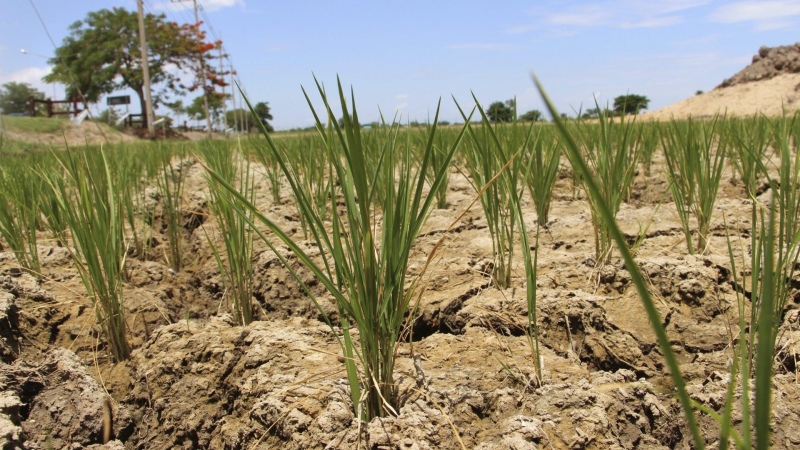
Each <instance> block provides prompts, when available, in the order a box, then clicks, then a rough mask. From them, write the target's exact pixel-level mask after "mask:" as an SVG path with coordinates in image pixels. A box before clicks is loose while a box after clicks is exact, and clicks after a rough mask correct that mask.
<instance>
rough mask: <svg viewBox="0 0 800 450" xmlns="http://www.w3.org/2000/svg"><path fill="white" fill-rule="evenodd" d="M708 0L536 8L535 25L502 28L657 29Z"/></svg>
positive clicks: (511, 30)
mask: <svg viewBox="0 0 800 450" xmlns="http://www.w3.org/2000/svg"><path fill="white" fill-rule="evenodd" d="M708 3H709V0H653V1H648V2H642V1H639V0H622V1H619V0H617V1H612V0H607V1H604V2H600V3H593V4H579V5H573V6H559V7H558V8H557V9H555V10H553V9H543V8H537V9H536V10H532V11H531V14H533V15H536V16H541V17H543V19H542V20H541V21H540V23H539V24H524V25H517V26H514V27H512V28H509V29H508V30H506V33H509V34H518V33H524V32H528V31H532V30H534V29H537V28H540V25H542V24H543V25H548V26H550V27H557V28H565V27H570V28H591V27H611V28H658V27H668V26H672V25H676V24H679V23H682V22H683V21H684V20H685V19H684V17H683V16H682V15H681V13H683V12H686V11H688V10H691V9H695V8H698V7H701V6H704V5H706V4H708Z"/></svg>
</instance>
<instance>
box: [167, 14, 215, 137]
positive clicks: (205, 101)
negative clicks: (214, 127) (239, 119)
mask: <svg viewBox="0 0 800 450" xmlns="http://www.w3.org/2000/svg"><path fill="white" fill-rule="evenodd" d="M186 1H189V0H172V2H173V3H183V2H186ZM192 6H193V7H194V23H195V25H197V26H199V24H200V16H199V15H198V14H197V0H192ZM200 73H201V74H202V75H201V76H202V78H203V111H204V112H205V113H206V129H207V131H208V137H209V138H210V137H211V115H210V114H209V113H208V91H206V61H205V58H204V56H203V55H200Z"/></svg>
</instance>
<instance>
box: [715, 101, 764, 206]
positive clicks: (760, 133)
mask: <svg viewBox="0 0 800 450" xmlns="http://www.w3.org/2000/svg"><path fill="white" fill-rule="evenodd" d="M725 125H727V126H726V128H725V131H726V132H727V133H728V135H729V136H730V137H729V138H728V140H729V142H730V143H731V145H730V161H731V164H732V165H733V167H734V168H735V169H736V173H737V174H738V175H739V178H740V179H741V181H742V183H744V188H745V192H747V195H748V196H749V197H751V198H755V196H756V195H757V193H756V190H757V189H758V181H759V175H760V174H761V171H760V170H759V164H760V163H761V161H763V160H764V158H765V157H766V155H767V150H768V149H769V147H770V141H771V140H772V134H773V133H772V128H773V127H772V125H771V123H770V120H769V119H768V118H767V117H765V116H757V117H754V118H752V119H729V120H726V121H725Z"/></svg>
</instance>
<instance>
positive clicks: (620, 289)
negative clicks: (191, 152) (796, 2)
mask: <svg viewBox="0 0 800 450" xmlns="http://www.w3.org/2000/svg"><path fill="white" fill-rule="evenodd" d="M662 164H663V160H660V159H657V160H656V162H655V165H654V170H653V172H652V175H650V176H646V175H645V174H644V171H641V172H640V173H639V175H638V176H637V178H636V180H635V187H634V189H633V191H632V193H631V199H630V201H629V202H628V203H626V204H624V205H623V208H622V210H621V211H620V213H619V216H618V217H619V220H620V222H621V224H622V227H623V230H624V232H625V233H626V236H627V237H628V238H629V240H630V241H631V242H633V241H635V240H637V239H640V244H639V245H638V246H637V249H636V255H637V261H638V263H639V265H640V266H641V267H642V269H643V271H644V273H645V274H646V276H647V277H648V280H649V283H650V287H651V290H652V291H653V292H654V294H655V295H656V297H657V300H658V308H659V311H660V313H661V317H662V318H663V321H664V323H665V324H667V328H668V330H669V334H670V339H671V342H672V344H673V347H674V349H675V350H676V352H677V353H678V356H679V358H680V361H681V363H682V369H683V371H684V374H685V377H686V380H687V383H688V385H689V390H690V392H691V394H692V395H693V397H694V398H696V399H698V400H700V401H703V402H705V403H706V404H707V405H708V406H710V407H711V408H714V409H717V410H719V408H720V407H721V400H722V399H723V397H724V395H725V390H726V388H727V377H728V372H729V364H730V361H731V358H732V355H731V351H732V350H731V342H732V336H733V335H734V334H735V333H736V332H737V328H736V323H737V317H738V310H737V303H736V295H735V291H734V289H735V286H734V280H733V275H732V273H731V271H730V270H729V269H728V267H729V263H728V257H727V242H726V237H725V236H726V232H725V225H724V224H723V218H724V220H725V221H726V223H727V228H728V229H729V230H730V232H731V233H732V237H733V243H734V245H735V246H737V248H738V247H740V246H743V245H744V246H746V245H747V242H749V237H748V233H749V217H750V214H749V210H750V203H749V202H750V200H748V199H747V197H746V195H745V194H744V192H743V189H742V187H741V185H739V184H737V183H736V181H735V180H734V179H733V177H732V176H731V173H728V174H727V175H726V176H725V178H724V181H723V186H722V188H721V190H720V198H719V200H718V203H717V208H716V210H715V217H714V221H713V225H712V236H711V239H710V246H709V249H708V252H707V254H706V255H703V256H690V255H688V254H687V251H686V245H685V243H684V237H683V234H682V231H681V228H680V222H679V220H678V217H677V214H676V212H675V210H674V204H673V203H672V202H671V201H670V200H669V198H668V195H667V183H666V181H665V177H664V173H663V171H662ZM179 167H181V170H188V171H189V172H188V177H189V178H188V182H187V191H186V199H185V202H184V204H185V209H184V211H185V224H186V226H185V229H184V239H185V240H184V250H185V254H186V267H185V269H183V270H181V271H179V272H177V273H175V272H173V271H170V270H169V268H168V267H167V266H166V265H165V263H164V258H163V255H164V247H163V246H164V245H165V244H164V242H165V241H166V239H165V238H164V237H163V236H161V235H160V234H159V233H157V234H156V235H155V237H156V241H157V246H156V247H155V248H153V251H152V253H151V254H150V256H149V257H147V258H141V257H134V256H131V257H129V259H128V268H129V283H128V284H127V286H126V290H125V301H126V305H125V307H126V310H127V313H128V323H129V328H130V330H129V331H130V336H131V343H132V345H133V347H134V351H133V357H132V358H131V360H130V361H128V362H125V363H121V364H113V363H112V362H110V360H109V356H108V354H107V352H106V350H105V348H104V345H103V342H102V338H101V337H100V336H99V330H98V327H97V325H96V324H95V323H94V322H95V319H94V314H93V312H92V307H91V305H90V303H89V300H88V298H87V296H86V294H85V291H84V289H83V287H82V285H81V283H80V279H79V277H78V276H77V273H76V272H75V271H74V269H73V268H72V267H71V263H70V260H69V258H68V255H67V253H66V250H65V249H63V248H60V247H58V246H56V245H54V244H53V243H51V242H47V241H45V242H43V243H42V245H41V247H40V249H39V251H40V256H41V257H42V259H43V264H44V272H45V276H44V278H43V279H42V280H40V281H37V280H36V279H34V278H33V277H31V276H30V275H28V274H25V273H24V272H22V271H21V270H20V269H19V268H18V266H17V265H16V262H15V260H14V259H13V256H12V255H11V254H10V253H8V252H5V253H0V313H1V314H0V315H2V317H3V318H4V319H5V320H0V335H1V336H2V337H3V339H2V344H3V345H2V346H0V358H2V363H0V392H1V394H0V441H3V442H5V444H4V445H5V446H6V447H5V448H31V449H33V448H39V449H45V448H130V449H173V448H186V449H190V448H215V449H216V448H219V449H223V448H224V449H239V448H257V449H269V448H281V449H307V448H329V449H354V448H365V449H461V448H468V449H472V448H477V449H484V450H489V449H533V448H543V449H549V448H554V449H579V448H586V449H608V448H617V449H632V448H640V449H658V448H664V449H666V448H689V447H690V443H689V441H690V439H691V438H690V436H688V434H687V433H688V431H687V429H686V428H685V424H684V418H683V416H682V412H681V410H680V407H679V405H678V403H677V402H676V401H675V400H674V398H673V397H672V395H671V392H672V384H671V381H670V379H669V376H668V372H667V370H666V368H665V367H664V363H663V361H662V358H661V354H660V351H659V349H658V347H657V345H656V341H655V337H654V335H653V333H652V331H651V329H650V327H649V324H648V322H647V318H646V316H645V313H644V311H643V308H642V307H641V305H640V301H639V299H638V296H637V294H636V292H635V290H634V289H633V288H632V287H631V285H630V275H629V274H628V272H627V271H626V270H625V269H624V267H623V266H622V264H621V263H620V262H619V260H618V258H613V260H612V263H611V264H609V265H605V266H600V267H596V266H595V261H594V240H593V237H592V227H591V217H590V211H589V207H588V203H587V202H586V201H585V199H584V198H583V196H582V195H580V194H579V197H578V198H574V197H573V192H574V191H573V187H572V183H571V180H570V178H569V170H568V168H567V167H564V168H563V170H562V171H561V174H562V178H561V179H560V180H559V181H558V184H557V187H556V193H555V198H554V201H553V206H552V212H551V220H550V222H549V223H548V224H546V225H547V228H546V229H545V230H544V231H543V232H542V235H541V238H540V241H539V262H540V273H539V277H538V280H537V286H538V288H539V304H538V313H539V332H540V336H541V344H542V349H543V350H542V355H541V358H542V363H543V366H544V376H543V379H541V380H537V379H536V377H535V375H534V369H533V364H532V359H531V351H530V348H529V345H528V340H527V338H526V336H525V335H524V333H523V332H522V329H523V325H524V323H525V320H526V311H527V306H526V301H525V288H524V285H523V284H522V283H523V281H524V272H523V270H522V268H521V267H516V268H515V275H514V285H513V287H511V288H509V289H505V290H498V289H497V288H495V287H494V286H493V285H492V282H491V280H490V279H489V278H488V276H487V273H486V272H487V271H488V270H489V269H490V267H491V261H492V260H491V240H490V237H489V233H488V230H487V227H486V221H485V219H484V218H483V215H482V213H481V210H480V207H479V203H478V204H477V205H475V206H473V207H472V209H471V210H469V211H468V212H467V213H466V214H465V216H464V217H463V218H462V220H461V221H459V222H457V223H454V222H455V220H456V218H457V217H459V215H461V214H462V213H463V212H464V211H465V210H466V209H467V208H468V206H469V205H470V204H471V203H473V201H474V199H475V195H476V194H475V192H474V190H473V188H472V187H471V185H470V183H469V182H468V180H466V179H465V178H464V177H463V176H462V175H461V174H460V173H459V172H458V171H455V170H454V171H453V172H452V174H451V184H450V189H449V192H448V206H447V208H446V209H440V210H434V211H433V213H432V215H431V217H430V219H429V220H428V222H427V225H426V227H425V229H424V230H423V232H422V234H421V237H420V238H419V239H418V241H417V243H416V245H415V251H414V254H413V257H412V261H411V265H410V267H409V274H411V275H416V274H419V273H420V271H421V270H422V267H423V265H424V262H425V260H426V258H427V256H428V255H429V254H430V253H431V252H432V251H433V249H434V248H435V247H436V246H437V244H439V242H440V241H441V247H440V250H439V251H438V253H437V254H436V257H435V258H434V262H433V264H432V265H431V267H430V268H429V269H428V271H427V272H426V273H425V274H424V280H425V281H426V282H425V286H426V289H425V291H424V292H423V293H422V295H421V297H420V303H419V318H418V319H417V321H416V322H415V324H414V329H413V331H414V332H413V341H411V342H405V343H402V344H401V345H400V346H399V351H398V363H397V368H396V381H397V383H398V386H397V390H398V397H399V405H398V408H397V415H396V416H395V415H393V416H390V417H386V418H382V419H376V420H373V421H372V422H370V423H368V424H365V423H360V422H359V421H357V420H355V419H354V415H353V412H352V409H351V405H350V403H349V398H350V397H349V392H348V387H347V383H346V380H345V374H344V370H343V365H342V364H341V363H340V362H339V360H338V358H339V355H341V351H340V349H339V347H338V345H337V344H336V341H335V339H334V335H333V333H332V332H331V330H330V329H329V328H328V327H327V326H326V325H325V324H324V323H323V322H322V321H320V314H319V312H318V311H317V310H316V309H315V308H314V306H313V305H312V304H311V302H310V301H309V300H308V299H306V298H305V297H304V296H303V295H302V294H301V290H300V289H299V287H298V285H297V283H296V282H295V281H294V280H293V279H292V278H291V276H290V275H289V274H288V272H287V270H286V269H285V268H284V267H282V266H281V265H280V264H279V263H278V260H277V258H276V257H275V256H274V255H273V254H272V253H271V252H270V251H268V250H266V249H264V248H261V247H263V246H260V247H259V251H258V252H257V255H256V256H255V258H254V260H255V263H256V271H257V273H256V285H255V289H254V299H255V301H256V302H257V304H258V320H257V321H256V322H254V323H253V324H251V325H249V326H247V327H241V326H234V325H233V324H232V322H231V320H230V316H228V315H227V313H226V310H225V305H224V304H222V303H221V298H222V293H223V290H224V288H223V286H222V283H221V279H220V274H219V272H218V270H217V267H216V264H215V262H214V260H213V257H212V255H211V251H210V249H209V246H208V242H207V239H206V233H208V235H210V236H212V239H213V236H214V231H215V229H216V228H215V225H214V223H213V219H206V217H207V212H208V210H207V204H206V201H205V196H206V194H205V182H204V180H203V177H202V168H201V167H200V165H199V164H197V163H196V162H193V161H191V160H189V161H185V162H183V163H181V164H180V165H179ZM283 192H284V197H283V198H282V199H281V202H279V203H273V202H272V201H271V200H270V197H269V196H268V194H267V189H266V187H262V189H261V191H260V194H259V196H258V198H257V203H258V204H259V207H260V208H261V209H262V210H263V211H265V212H266V213H267V214H268V216H269V217H270V218H272V219H273V220H275V221H276V222H278V223H279V224H280V225H281V226H282V227H284V229H286V230H289V232H290V234H292V236H293V237H294V238H295V239H298V240H302V239H303V236H302V232H301V231H300V224H299V222H298V221H297V215H296V212H295V210H294V206H293V205H292V204H291V200H290V198H289V197H288V190H287V189H284V191H283ZM763 195H766V196H768V195H770V193H769V191H768V190H767V191H765V192H764V194H763ZM526 211H528V213H527V216H526V218H527V221H528V223H529V225H530V226H531V228H532V227H533V225H534V224H535V220H536V216H535V213H534V212H533V211H534V208H533V205H532V204H531V203H530V202H527V204H526ZM159 220H160V219H158V218H157V219H156V224H155V225H156V229H159V226H158V223H159V222H158V221H159ZM448 229H450V231H449V232H446V230H448ZM309 245H310V244H309ZM282 251H285V250H282ZM745 251H746V250H745ZM289 261H290V264H293V266H296V264H297V262H296V261H295V260H293V259H292V258H290V259H289ZM301 276H303V277H307V280H308V281H309V282H310V283H311V285H312V289H313V290H315V292H316V293H321V292H322V290H321V288H320V287H319V286H315V285H314V283H313V280H312V279H311V278H310V277H309V276H308V274H307V273H306V272H304V271H302V270H301ZM795 298H796V299H797V298H800V296H795ZM322 303H323V307H324V308H325V309H326V310H329V311H333V305H332V304H331V303H330V299H327V298H326V297H324V296H322ZM789 309H790V311H789V313H788V314H787V319H786V323H785V324H784V332H783V333H782V337H781V342H780V345H781V349H782V350H781V358H782V359H781V361H780V362H776V374H777V375H776V377H775V380H774V387H775V391H774V403H775V406H774V416H773V433H774V435H773V436H774V437H773V446H774V448H787V449H788V448H797V447H798V446H800V437H799V436H800V432H799V431H800V430H798V427H800V402H798V400H800V387H799V386H798V383H797V378H796V377H797V374H796V366H795V364H794V361H795V360H796V356H797V353H798V352H797V350H796V347H795V346H796V343H797V340H796V337H797V336H798V331H797V329H798V326H800V325H799V324H798V321H797V314H796V311H795V309H797V305H796V302H793V303H792V304H791V305H790V306H789ZM738 414H739V412H738V411H737V412H736V413H735V418H737V417H740V416H739V415H738ZM104 422H107V423H108V424H110V432H111V436H110V438H112V441H111V442H110V443H109V444H106V445H105V446H102V445H101V443H102V442H103V430H104ZM701 422H702V425H703V430H704V435H705V438H706V440H707V442H708V443H713V442H714V441H715V440H716V439H717V437H716V433H717V427H716V425H715V424H714V421H713V420H712V419H710V418H708V417H707V416H701ZM14 445H16V446H17V447H13V446H14Z"/></svg>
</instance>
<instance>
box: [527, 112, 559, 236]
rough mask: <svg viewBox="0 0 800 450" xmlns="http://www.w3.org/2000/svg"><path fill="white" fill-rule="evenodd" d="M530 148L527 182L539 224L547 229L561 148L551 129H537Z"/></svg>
mask: <svg viewBox="0 0 800 450" xmlns="http://www.w3.org/2000/svg"><path fill="white" fill-rule="evenodd" d="M529 147H530V150H529V151H528V152H526V153H525V155H524V156H525V157H526V158H527V160H528V163H527V166H528V168H527V169H526V172H527V176H526V177H525V182H526V184H527V186H528V191H529V192H530V195H531V198H532V199H533V204H534V206H535V207H536V217H537V221H538V224H539V225H540V226H543V227H547V222H548V221H549V216H550V201H551V200H552V198H553V189H554V188H555V186H556V181H557V180H558V164H559V162H560V161H561V146H560V145H559V143H558V140H557V139H556V137H555V136H554V135H553V134H552V133H550V129H549V128H545V127H537V129H536V131H535V136H533V138H532V139H531V140H530V145H529ZM537 236H538V232H537Z"/></svg>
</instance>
